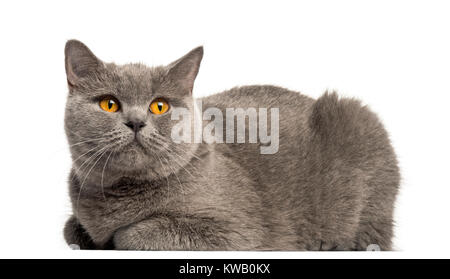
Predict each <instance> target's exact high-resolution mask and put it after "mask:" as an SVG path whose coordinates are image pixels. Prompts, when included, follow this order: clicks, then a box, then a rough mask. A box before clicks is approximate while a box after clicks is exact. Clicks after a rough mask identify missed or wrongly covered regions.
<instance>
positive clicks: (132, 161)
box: [112, 142, 154, 172]
mask: <svg viewBox="0 0 450 279" xmlns="http://www.w3.org/2000/svg"><path fill="white" fill-rule="evenodd" d="M112 163H113V164H114V165H115V167H116V168H117V169H118V170H120V171H125V172H139V171H146V170H148V169H149V168H151V166H152V165H154V162H153V160H152V157H151V156H149V154H148V151H147V150H145V148H144V147H143V146H142V145H140V144H139V143H137V142H131V143H130V144H129V145H127V146H125V147H124V148H122V149H121V150H120V151H118V152H117V153H116V155H115V157H114V161H113V162H112Z"/></svg>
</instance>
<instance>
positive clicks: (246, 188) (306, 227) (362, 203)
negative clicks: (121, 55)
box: [64, 40, 399, 250]
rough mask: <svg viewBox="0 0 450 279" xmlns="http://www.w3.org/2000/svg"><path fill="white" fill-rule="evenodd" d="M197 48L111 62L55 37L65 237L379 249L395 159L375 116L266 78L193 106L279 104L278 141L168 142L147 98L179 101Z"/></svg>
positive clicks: (130, 245)
mask: <svg viewBox="0 0 450 279" xmlns="http://www.w3.org/2000/svg"><path fill="white" fill-rule="evenodd" d="M202 55H203V49H202V48H201V47H200V48H197V49H194V50H193V51H191V52H190V53H189V54H187V55H186V56H184V57H183V58H181V59H179V60H177V61H175V62H174V63H172V64H170V65H169V66H166V67H164V66H160V67H154V68H148V67H146V66H144V65H141V64H128V65H123V66H118V65H114V64H112V63H103V62H102V61H100V60H98V59H97V58H96V57H95V56H94V55H93V54H92V52H91V51H89V49H88V48H87V47H86V46H84V45H83V44H82V43H80V42H78V41H75V40H71V41H69V42H67V44H66V72H67V77H68V83H69V95H68V99H67V109H66V116H65V129H66V133H67V137H68V140H69V143H70V144H71V147H70V150H71V153H72V158H73V168H72V172H71V176H70V180H69V185H70V197H71V200H72V205H73V216H72V217H71V218H70V219H69V220H68V222H67V223H66V227H65V230H64V234H65V238H66V241H67V243H68V244H78V245H80V247H81V248H82V249H131V250H365V249H366V247H367V246H368V245H369V244H377V245H379V246H380V247H381V249H382V250H390V249H391V239H392V226H393V224H392V223H393V220H392V219H393V209H394V202H395V197H396V194H397V190H398V186H399V170H398V167H397V161H396V158H395V154H394V152H393V149H392V147H391V145H390V142H389V139H388V135H387V133H386V131H385V129H384V128H383V125H382V124H381V123H380V121H379V120H378V118H377V117H376V115H375V114H374V113H372V112H371V111H369V110H368V109H367V108H366V107H365V106H361V104H360V102H358V101H356V100H353V99H346V98H341V99H340V98H338V96H337V95H336V94H335V93H325V94H324V95H323V96H322V97H320V98H319V99H318V100H314V99H312V98H309V97H306V96H304V95H301V94H299V93H297V92H293V91H289V90H287V89H283V88H279V87H274V86H244V87H237V88H233V89H231V90H229V91H225V92H222V93H219V94H216V95H212V96H209V97H206V98H203V109H206V108H208V107H218V108H221V109H223V110H224V109H225V108H226V107H237V108H246V107H268V108H272V107H277V108H280V146H279V151H278V153H276V154H273V155H261V154H260V153H259V145H258V144H211V145H208V144H175V143H173V142H172V141H171V140H170V131H171V127H172V126H173V125H174V124H175V123H174V121H171V120H170V111H169V112H168V113H166V114H164V115H153V114H151V113H150V112H149V110H148V106H149V104H150V102H151V101H152V100H153V99H154V98H156V97H164V98H167V99H168V100H169V102H170V104H171V105H172V106H182V107H187V108H189V109H190V110H191V111H192V110H193V99H192V95H191V93H192V86H193V82H194V79H195V76H196V75H197V72H198V69H199V66H200V61H201V59H202ZM105 95H113V96H115V97H116V98H117V99H118V100H119V101H120V102H121V109H120V111H119V112H116V113H108V112H105V111H102V110H101V109H100V108H99V106H98V101H99V99H98V98H99V97H100V96H105ZM129 120H136V121H143V122H144V123H146V126H145V127H144V128H143V129H142V130H141V132H139V133H138V139H139V142H140V144H138V143H136V141H135V140H134V135H135V134H134V132H133V131H131V130H130V129H129V128H128V127H126V126H125V125H124V124H123V123H125V122H127V121H129ZM155 133H158V134H159V136H158V135H156V134H155ZM99 139H101V140H99ZM83 154H84V155H83Z"/></svg>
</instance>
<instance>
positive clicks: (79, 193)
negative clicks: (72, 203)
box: [77, 146, 108, 215]
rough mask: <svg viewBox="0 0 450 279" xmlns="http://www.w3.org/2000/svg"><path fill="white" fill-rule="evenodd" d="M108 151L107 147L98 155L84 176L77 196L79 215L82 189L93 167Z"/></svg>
mask: <svg viewBox="0 0 450 279" xmlns="http://www.w3.org/2000/svg"><path fill="white" fill-rule="evenodd" d="M105 147H108V146H105ZM107 151H108V149H106V150H105V151H104V152H102V153H101V154H100V155H99V156H100V157H98V159H97V160H96V161H95V163H94V164H93V165H92V167H91V168H90V169H89V171H88V173H87V174H86V175H85V176H84V179H83V182H82V183H81V186H80V190H79V192H78V198H77V215H79V213H78V210H79V208H80V207H79V204H80V197H81V192H82V190H83V186H84V183H85V182H86V179H87V178H88V176H89V175H90V174H91V171H92V169H94V167H95V165H96V164H97V163H98V161H100V159H101V158H102V157H103V155H105V154H106V152H107Z"/></svg>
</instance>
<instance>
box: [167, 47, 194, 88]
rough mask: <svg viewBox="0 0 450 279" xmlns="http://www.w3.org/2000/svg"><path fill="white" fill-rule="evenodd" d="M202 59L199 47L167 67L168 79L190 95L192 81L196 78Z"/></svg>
mask: <svg viewBox="0 0 450 279" xmlns="http://www.w3.org/2000/svg"><path fill="white" fill-rule="evenodd" d="M202 58H203V46H199V47H197V48H195V49H193V50H191V51H190V52H189V53H188V54H186V55H185V56H183V57H181V58H180V59H178V60H176V61H174V62H172V63H171V64H169V66H167V68H168V73H167V75H168V77H169V79H170V80H171V81H173V82H177V83H178V84H179V85H180V86H181V87H182V88H183V89H184V91H185V92H187V93H189V94H192V88H193V87H194V81H195V78H196V77H197V74H198V70H199V68H200V62H201V61H202Z"/></svg>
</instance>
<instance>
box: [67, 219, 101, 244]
mask: <svg viewBox="0 0 450 279" xmlns="http://www.w3.org/2000/svg"><path fill="white" fill-rule="evenodd" d="M64 238H65V239H66V242H67V244H68V245H69V246H70V248H72V249H83V250H84V249H91V250H92V249H97V247H96V245H95V244H94V242H93V241H92V239H91V237H90V236H89V234H88V233H87V232H86V230H85V229H84V228H83V226H82V225H81V224H80V223H79V222H78V219H77V218H76V217H75V216H71V217H70V218H69V220H67V222H66V225H65V226H64Z"/></svg>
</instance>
